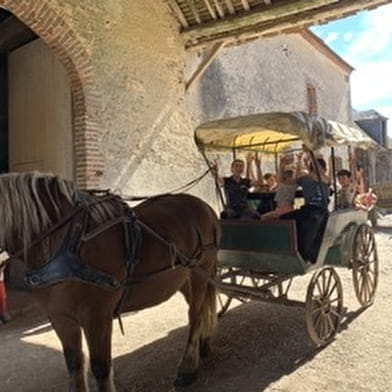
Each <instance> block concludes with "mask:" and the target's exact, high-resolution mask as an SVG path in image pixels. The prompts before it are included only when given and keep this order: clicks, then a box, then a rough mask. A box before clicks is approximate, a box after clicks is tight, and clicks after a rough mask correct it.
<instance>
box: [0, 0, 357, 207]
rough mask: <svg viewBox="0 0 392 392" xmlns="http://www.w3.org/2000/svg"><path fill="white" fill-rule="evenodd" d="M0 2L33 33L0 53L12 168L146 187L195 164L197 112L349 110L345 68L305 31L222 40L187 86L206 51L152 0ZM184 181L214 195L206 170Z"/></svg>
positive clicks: (129, 188)
mask: <svg viewBox="0 0 392 392" xmlns="http://www.w3.org/2000/svg"><path fill="white" fill-rule="evenodd" d="M0 7H3V9H4V10H5V12H9V13H10V14H11V16H13V17H15V18H16V19H17V21H18V22H20V23H23V24H24V25H25V26H26V27H28V28H29V29H30V30H31V31H32V32H33V33H34V34H35V35H36V36H37V38H36V39H35V40H33V41H30V42H28V43H27V44H25V45H23V46H21V47H18V48H17V49H14V50H11V51H8V52H4V53H2V57H3V59H4V58H6V60H7V68H8V69H7V74H8V75H11V78H12V79H11V81H10V80H8V84H9V85H8V89H7V91H8V93H7V98H8V99H7V101H8V102H7V104H8V106H11V107H12V108H11V109H10V108H8V115H9V116H10V117H12V119H11V118H8V124H9V126H10V127H11V128H12V129H8V130H7V135H6V136H7V137H8V138H9V139H10V140H11V141H10V142H9V145H10V149H9V151H8V155H9V156H8V166H10V167H11V169H13V170H27V169H28V170H31V169H40V170H44V171H54V172H56V173H59V174H63V175H66V176H68V177H71V178H73V179H74V180H75V181H76V182H77V184H78V185H79V186H81V187H105V188H106V187H110V188H112V189H114V190H116V191H121V192H123V193H126V194H134V195H151V194H156V193H160V192H165V191H168V190H171V189H172V188H175V187H177V186H179V185H181V184H184V183H186V182H188V181H189V180H191V179H193V178H195V177H196V176H198V175H200V173H202V172H203V171H204V170H205V164H204V161H203V160H202V158H201V157H200V154H199V153H198V151H197V148H196V146H195V144H194V141H193V130H194V128H195V127H196V126H197V125H199V124H200V123H201V122H204V121H207V120H211V119H214V118H222V117H229V116H237V115H244V114H249V113H253V112H257V111H259V112H263V111H271V110H272V111H289V110H304V111H310V112H312V113H318V114H320V115H322V116H325V117H327V118H330V119H333V120H337V121H340V122H343V123H349V122H350V121H351V111H350V107H351V105H350V83H349V75H350V72H351V67H350V66H349V65H348V64H346V63H345V62H344V61H343V60H342V59H339V58H338V57H337V56H336V55H335V54H334V53H333V52H331V51H330V50H329V49H328V48H327V47H325V45H324V44H322V43H321V42H320V41H319V40H318V39H317V38H316V37H314V36H313V35H312V34H310V33H309V32H302V33H293V34H285V35H281V36H275V37H270V38H262V39H259V40H254V41H250V42H248V43H245V44H242V45H241V46H229V47H227V48H224V49H222V50H221V52H220V53H219V55H218V57H217V58H216V59H215V61H214V62H213V63H212V64H211V66H210V67H209V69H208V70H207V72H206V73H205V74H204V75H203V76H202V77H201V78H200V79H199V80H198V82H196V83H195V84H194V86H193V87H192V88H190V89H189V90H186V82H187V81H188V80H189V78H190V77H191V75H192V73H193V72H194V70H195V69H196V68H197V66H198V64H199V63H200V61H201V60H202V59H203V57H204V56H205V55H206V51H205V50H200V52H196V51H188V52H187V51H186V50H185V48H184V42H183V38H182V37H181V35H180V33H179V29H178V24H177V21H176V19H175V18H174V17H173V14H172V13H171V11H170V8H169V7H167V5H166V4H165V2H163V1H156V0H143V1H142V0H133V1H131V2H129V1H126V0H117V1H115V2H109V1H107V0H104V1H99V2H98V1H91V2H80V1H78V0H63V1H55V0H51V1H48V0H34V1H32V0H24V1H16V0H0ZM2 25H4V23H1V24H0V29H1V26H2ZM3 27H4V26H3ZM48 75H50V77H49V78H48V77H47V76H48ZM45 80H49V81H50V83H47V82H45V83H47V85H45V83H44V82H43V81H45ZM21 86H25V88H24V89H23V88H21ZM3 91H4V89H3ZM49 113H50V115H48V114H49ZM3 133H4V131H3ZM13 157H15V159H14V158H13ZM60 158H61V161H59V159H60ZM40 165H41V166H40ZM64 173H65V174H64ZM192 192H194V193H195V194H197V195H199V196H202V197H203V198H204V199H206V200H208V201H211V202H212V203H213V200H215V196H214V190H213V183H212V181H211V179H210V178H207V179H205V180H203V181H202V182H201V183H200V184H199V185H198V186H197V187H196V188H195V189H193V190H192Z"/></svg>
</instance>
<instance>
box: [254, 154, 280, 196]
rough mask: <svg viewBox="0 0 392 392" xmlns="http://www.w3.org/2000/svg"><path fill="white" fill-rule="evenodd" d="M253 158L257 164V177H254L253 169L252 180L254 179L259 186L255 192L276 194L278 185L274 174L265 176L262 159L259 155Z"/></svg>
mask: <svg viewBox="0 0 392 392" xmlns="http://www.w3.org/2000/svg"><path fill="white" fill-rule="evenodd" d="M251 157H252V160H254V162H255V164H256V176H253V171H252V170H251V169H250V172H249V173H250V176H251V178H253V179H254V180H255V182H256V183H257V184H258V186H257V187H256V189H255V192H274V191H275V190H276V187H277V185H278V183H277V182H276V178H275V175H274V174H272V173H265V174H264V175H263V171H262V169H261V157H260V156H259V154H256V155H255V156H253V155H252V156H251Z"/></svg>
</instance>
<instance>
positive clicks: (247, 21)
mask: <svg viewBox="0 0 392 392" xmlns="http://www.w3.org/2000/svg"><path fill="white" fill-rule="evenodd" d="M337 2H339V0H291V1H290V2H285V3H279V4H276V5H273V6H271V7H269V8H268V9H265V8H259V9H257V10H255V11H252V12H248V13H247V14H242V15H238V16H236V17H235V18H230V19H226V20H222V21H219V22H215V23H209V24H205V25H203V26H199V27H194V28H190V29H187V30H184V32H183V36H184V38H185V40H189V41H192V40H194V39H200V38H203V37H208V36H211V35H219V34H225V33H227V32H230V31H236V30H239V29H246V28H249V27H250V26H254V25H257V24H261V23H268V22H271V21H275V20H276V19H279V18H283V17H287V16H293V15H294V16H298V15H299V14H300V13H303V12H305V11H309V10H314V9H315V8H320V7H321V6H322V5H330V4H335V3H337Z"/></svg>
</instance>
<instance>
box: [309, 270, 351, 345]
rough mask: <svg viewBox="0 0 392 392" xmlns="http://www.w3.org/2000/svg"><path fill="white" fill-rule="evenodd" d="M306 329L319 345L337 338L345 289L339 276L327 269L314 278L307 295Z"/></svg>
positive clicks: (318, 272) (320, 271)
mask: <svg viewBox="0 0 392 392" xmlns="http://www.w3.org/2000/svg"><path fill="white" fill-rule="evenodd" d="M305 310H306V327H307V330H308V334H309V336H310V337H311V339H312V340H313V341H314V342H315V343H316V344H317V345H318V346H324V345H326V344H328V343H329V342H330V341H331V340H332V339H333V337H334V336H335V334H336V332H337V329H338V327H339V323H340V320H341V318H342V313H343V288H342V283H341V281H340V278H339V275H338V274H337V273H336V271H335V270H334V269H333V268H331V267H325V268H323V269H321V270H319V271H317V272H315V273H314V274H313V276H312V279H311V281H310V283H309V286H308V291H307V294H306V303H305Z"/></svg>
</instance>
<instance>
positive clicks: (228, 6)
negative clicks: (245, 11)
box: [225, 0, 235, 15]
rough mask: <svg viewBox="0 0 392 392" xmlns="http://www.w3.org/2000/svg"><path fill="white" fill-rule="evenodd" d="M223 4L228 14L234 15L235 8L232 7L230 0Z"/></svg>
mask: <svg viewBox="0 0 392 392" xmlns="http://www.w3.org/2000/svg"><path fill="white" fill-rule="evenodd" d="M225 3H226V7H227V9H228V10H229V12H230V14H231V15H234V14H235V8H234V6H233V3H232V1H231V0H225Z"/></svg>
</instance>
